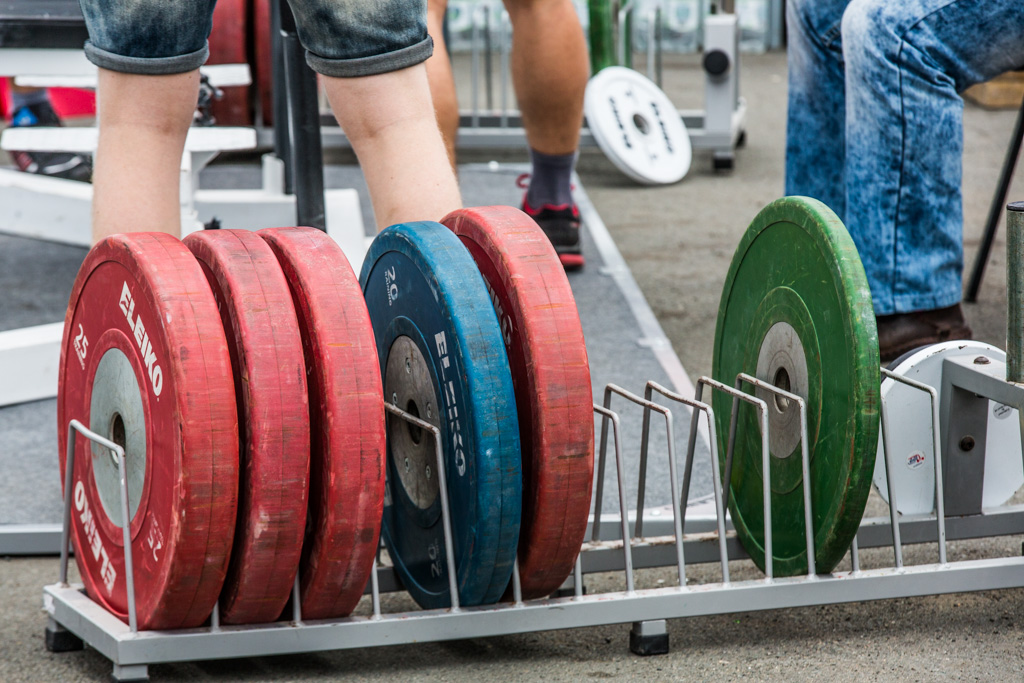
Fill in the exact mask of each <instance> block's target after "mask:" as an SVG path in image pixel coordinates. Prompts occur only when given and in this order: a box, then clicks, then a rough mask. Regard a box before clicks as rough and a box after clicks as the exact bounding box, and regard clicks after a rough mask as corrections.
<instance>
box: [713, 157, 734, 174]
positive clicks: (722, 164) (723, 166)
mask: <svg viewBox="0 0 1024 683" xmlns="http://www.w3.org/2000/svg"><path fill="white" fill-rule="evenodd" d="M713 161H714V165H715V170H716V171H731V170H732V169H733V165H734V163H733V162H734V161H735V159H734V157H733V155H731V154H729V155H728V156H724V155H723V156H718V155H717V154H716V155H715V158H714V160H713Z"/></svg>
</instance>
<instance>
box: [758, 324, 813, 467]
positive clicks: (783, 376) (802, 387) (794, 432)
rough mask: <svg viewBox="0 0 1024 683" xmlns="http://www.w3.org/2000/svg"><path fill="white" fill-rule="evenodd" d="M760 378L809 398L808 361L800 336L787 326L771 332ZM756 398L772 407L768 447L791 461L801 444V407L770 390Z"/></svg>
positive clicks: (763, 349) (765, 343) (763, 351)
mask: <svg viewBox="0 0 1024 683" xmlns="http://www.w3.org/2000/svg"><path fill="white" fill-rule="evenodd" d="M757 378H758V379H760V380H763V381H765V382H768V383H770V384H772V385H774V386H776V387H778V388H779V389H782V390H784V391H788V392H789V393H791V394H796V395H797V396H800V397H801V398H803V399H804V400H805V401H806V400H807V396H808V389H809V387H808V377H807V357H806V355H805V353H804V346H803V343H802V342H801V341H800V335H798V334H797V332H796V330H795V329H794V328H793V326H792V325H790V324H789V323H787V322H777V323H775V324H774V325H772V326H771V328H769V330H768V332H767V333H766V334H765V336H764V339H763V340H762V341H761V349H760V351H759V352H758V354H757ZM756 395H757V397H758V398H759V399H761V400H762V401H764V402H765V403H767V404H768V445H769V448H770V449H771V453H772V455H773V456H775V457H777V458H788V457H790V456H791V455H793V453H794V452H795V451H796V447H797V446H798V445H799V444H800V407H799V406H798V405H797V403H796V401H791V400H790V399H787V398H786V397H785V396H779V395H778V394H776V393H773V392H771V391H768V390H767V389H758V390H757V391H756Z"/></svg>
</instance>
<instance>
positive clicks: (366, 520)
mask: <svg viewBox="0 0 1024 683" xmlns="http://www.w3.org/2000/svg"><path fill="white" fill-rule="evenodd" d="M258 234H259V235H260V236H261V237H262V238H263V239H265V240H266V241H267V243H268V244H270V247H271V248H272V249H273V250H274V254H275V255H276V256H277V259H278V261H279V262H280V264H281V267H282V269H283V270H284V274H285V278H286V279H287V280H288V284H289V285H290V286H291V291H292V298H293V300H294V302H295V311H296V313H297V314H298V318H299V329H300V331H301V333H302V346H303V350H304V352H305V358H306V373H307V374H306V381H307V385H308V387H309V412H310V485H309V513H308V517H309V521H308V522H307V524H306V527H307V529H308V532H307V536H306V542H305V546H304V547H303V550H302V564H301V566H300V568H299V573H300V576H301V594H300V595H301V600H302V617H303V619H326V618H330V617H342V616H346V615H348V614H349V613H351V611H352V610H353V608H355V606H356V604H357V603H358V602H359V598H360V597H362V595H363V590H364V589H365V588H366V582H367V581H368V580H369V578H370V572H371V571H373V569H374V563H375V558H376V555H377V543H378V539H379V537H380V525H381V515H382V513H383V509H384V389H383V386H382V384H381V377H380V366H379V364H378V362H377V351H376V345H375V343H374V337H373V328H372V326H371V325H370V314H369V312H368V311H367V309H366V303H365V300H364V299H363V292H362V289H361V288H360V286H359V280H358V279H357V278H356V276H355V273H353V272H352V267H351V266H350V265H349V263H348V259H346V258H345V255H344V254H343V253H342V251H341V247H339V246H338V245H337V244H336V243H335V242H334V240H332V239H331V238H330V237H328V236H327V235H326V234H325V233H323V232H321V231H319V230H315V229H313V228H272V229H269V230H261V231H260V232H259V233H258Z"/></svg>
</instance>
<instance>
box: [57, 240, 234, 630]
mask: <svg viewBox="0 0 1024 683" xmlns="http://www.w3.org/2000/svg"><path fill="white" fill-rule="evenodd" d="M59 377H60V380H59V389H58V399H57V422H58V433H59V441H60V464H61V471H62V475H63V472H64V469H65V466H66V462H65V452H66V451H65V448H66V445H67V428H68V422H69V421H70V420H72V419H77V420H79V421H81V422H82V423H83V424H85V425H86V426H87V427H89V428H90V429H92V430H93V431H95V432H97V433H99V434H100V435H102V436H104V437H106V438H108V439H111V440H112V441H114V442H115V443H118V444H122V445H123V446H124V447H125V450H126V465H127V478H128V490H129V505H130V507H129V518H130V531H131V537H132V541H131V549H132V557H133V563H134V581H135V596H136V610H137V615H138V625H139V628H140V629H170V628H190V627H196V626H199V625H201V624H202V623H203V622H204V621H205V620H206V619H207V618H208V617H209V616H210V613H211V611H212V610H213V607H214V605H215V604H216V602H217V597H218V595H219V594H220V590H221V586H222V585H223V583H224V576H225V573H226V571H227V567H228V558H229V555H230V553H231V544H232V539H233V537H234V529H235V507H236V498H237V493H238V430H237V426H236V425H237V415H236V412H235V392H234V383H233V382H232V380H231V360H230V357H229V355H228V348H227V341H226V339H225V337H224V330H223V328H222V326H221V322H220V316H219V315H218V314H217V303H216V301H214V298H213V293H212V292H211V291H210V287H209V285H208V284H207V282H206V278H205V277H204V276H203V272H202V269H201V268H200V267H199V264H198V263H196V260H195V258H193V256H192V254H191V253H190V252H189V251H188V249H187V248H185V246H184V245H183V244H182V243H181V242H180V241H178V240H177V239H175V238H174V237H171V236H169V235H166V234H162V233H134V234H127V235H115V236H113V237H110V238H108V239H106V240H104V241H102V242H100V243H99V244H98V245H97V246H96V247H94V248H93V249H92V251H90V252H89V254H88V255H87V256H86V258H85V262H84V263H83V264H82V267H81V269H80V270H79V272H78V277H77V279H76V280H75V285H74V287H73V289H72V293H71V299H70V305H69V307H68V312H67V316H66V317H65V320H64V338H63V341H62V346H61V359H60V375H59ZM75 452H76V455H75V463H74V469H73V477H72V480H71V487H72V494H71V501H72V507H71V536H72V538H73V540H74V545H75V549H76V552H75V560H76V561H77V563H78V567H79V570H80V572H81V574H82V579H83V581H84V583H85V587H86V591H87V592H88V594H89V596H90V597H91V598H92V599H93V600H95V601H96V602H98V603H99V604H101V605H103V606H104V607H105V608H107V609H108V610H109V611H110V612H112V613H113V614H115V615H116V616H118V617H119V618H121V619H122V620H125V621H126V620H127V613H128V598H127V590H126V579H125V575H126V566H125V564H126V563H125V557H124V543H123V528H122V525H121V524H122V520H123V517H122V514H121V496H120V491H121V490H120V486H119V483H118V482H119V479H118V474H117V467H116V465H114V464H113V459H112V458H111V454H110V451H108V450H107V449H105V448H103V447H100V446H96V445H92V444H91V443H90V442H89V441H88V440H87V439H86V438H85V437H83V436H77V440H76V448H75ZM61 480H62V482H63V481H64V479H63V476H62V479H61Z"/></svg>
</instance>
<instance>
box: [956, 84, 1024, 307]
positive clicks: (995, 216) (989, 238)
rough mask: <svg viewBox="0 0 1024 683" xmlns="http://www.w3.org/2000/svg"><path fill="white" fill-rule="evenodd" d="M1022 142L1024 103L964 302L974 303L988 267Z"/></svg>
mask: <svg viewBox="0 0 1024 683" xmlns="http://www.w3.org/2000/svg"><path fill="white" fill-rule="evenodd" d="M1022 141H1024V102H1022V103H1021V107H1020V112H1019V113H1018V114H1017V124H1016V125H1015V126H1014V129H1013V137H1011V138H1010V147H1009V149H1007V150H1006V159H1005V160H1004V161H1003V169H1002V170H1001V171H1000V172H999V183H998V185H997V187H996V193H995V194H994V195H993V196H992V205H991V206H990V207H989V210H988V218H987V219H986V220H985V232H984V234H983V236H982V238H981V244H979V245H978V253H977V255H976V256H975V257H974V265H973V266H971V277H970V280H969V281H968V283H967V293H966V294H965V295H964V301H970V302H975V301H977V300H978V290H979V289H981V279H982V278H983V277H984V276H985V266H986V265H988V257H989V252H991V251H992V242H994V241H995V238H996V230H997V229H998V228H999V218H1000V217H1001V216H1002V215H1003V212H1004V211H1005V207H1006V195H1007V193H1009V191H1010V181H1011V180H1013V170H1014V169H1015V168H1016V167H1017V160H1018V159H1019V158H1020V147H1021V142H1022Z"/></svg>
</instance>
